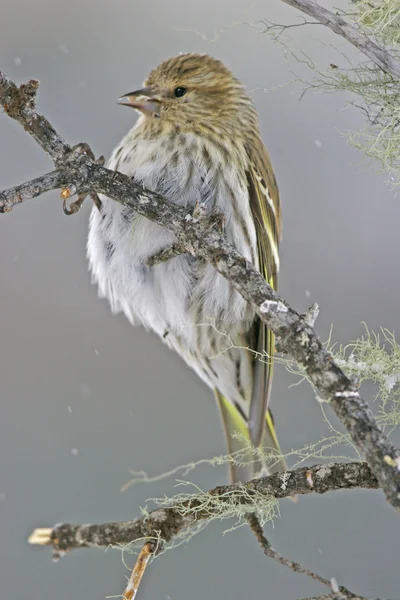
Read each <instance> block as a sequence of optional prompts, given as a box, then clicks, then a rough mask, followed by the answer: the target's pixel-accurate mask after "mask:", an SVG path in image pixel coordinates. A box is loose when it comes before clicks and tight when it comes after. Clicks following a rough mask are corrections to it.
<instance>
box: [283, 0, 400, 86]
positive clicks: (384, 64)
mask: <svg viewBox="0 0 400 600" xmlns="http://www.w3.org/2000/svg"><path fill="white" fill-rule="evenodd" d="M282 2H284V3H285V4H289V6H293V7H294V8H297V9H298V10H301V11H302V12H303V13H305V14H306V15H308V16H309V17H313V18H314V19H315V20H316V21H318V22H319V23H321V25H325V26H326V27H329V28H330V29H331V30H332V31H333V32H334V33H337V34H338V35H341V36H342V37H344V38H345V39H346V40H347V41H348V42H350V44H352V45H353V46H355V47H356V48H358V50H360V51H361V52H362V53H363V54H365V56H367V57H368V58H369V59H370V60H372V62H374V63H375V64H376V65H377V66H378V67H380V68H381V69H383V70H384V71H386V72H387V73H390V74H391V75H393V77H396V78H397V79H400V62H399V61H398V60H397V59H396V58H395V57H394V56H392V55H391V54H390V52H388V51H387V50H386V48H382V47H381V46H379V45H378V44H377V43H376V42H373V41H372V40H370V39H369V37H368V36H366V35H365V33H363V32H362V31H361V30H360V29H357V27H355V26H354V25H351V24H350V23H348V22H347V21H346V20H345V19H343V17H341V16H340V15H337V14H335V13H333V12H331V11H330V10H327V9H326V8H323V7H322V6H320V5H319V4H317V2H315V0H282Z"/></svg>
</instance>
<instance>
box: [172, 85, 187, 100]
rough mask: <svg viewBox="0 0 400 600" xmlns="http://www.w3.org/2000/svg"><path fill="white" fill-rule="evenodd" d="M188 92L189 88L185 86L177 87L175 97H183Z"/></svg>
mask: <svg viewBox="0 0 400 600" xmlns="http://www.w3.org/2000/svg"><path fill="white" fill-rule="evenodd" d="M186 92H187V88H185V87H177V88H175V89H174V96H175V98H182V96H184V95H185V94H186Z"/></svg>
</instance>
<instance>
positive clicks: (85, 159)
mask: <svg viewBox="0 0 400 600" xmlns="http://www.w3.org/2000/svg"><path fill="white" fill-rule="evenodd" d="M27 87H28V92H25V91H24V89H23V87H22V86H21V88H17V87H16V86H15V85H14V84H12V83H11V82H10V81H9V80H8V79H7V78H6V77H5V76H4V75H2V74H1V72H0V104H2V103H3V106H5V110H6V112H7V113H8V114H9V115H10V116H11V117H13V118H16V119H17V120H18V121H19V122H21V124H22V125H23V126H24V127H25V129H26V130H27V131H29V132H30V133H32V135H33V136H34V137H35V139H37V140H38V142H39V143H40V145H41V146H42V148H43V149H45V150H46V151H47V152H48V153H49V154H50V155H51V156H52V158H53V160H54V161H55V162H56V164H57V167H58V169H59V171H60V179H59V180H57V177H56V176H55V175H54V177H55V179H54V181H53V183H54V184H55V185H54V187H55V188H59V187H61V186H68V189H67V194H65V193H64V196H68V195H70V194H71V190H72V191H73V193H78V194H84V193H88V192H97V193H102V194H105V195H106V196H108V197H109V198H112V199H113V200H116V201H117V202H120V203H122V204H124V205H125V206H129V207H130V208H131V209H133V210H135V211H136V212H137V213H139V214H140V215H143V216H145V217H147V218H148V219H150V220H152V221H155V222H156V223H158V224H159V225H161V226H163V227H165V228H166V229H169V230H170V231H172V232H173V233H174V234H175V236H176V238H177V242H178V244H179V246H180V247H182V248H183V249H185V250H186V252H188V253H190V254H192V255H193V256H196V257H197V258H202V259H205V260H206V261H208V262H209V263H210V264H212V265H213V266H214V268H215V269H216V270H217V271H218V272H219V273H220V274H221V275H223V277H225V278H226V279H227V280H228V281H229V282H230V283H231V284H232V285H233V286H234V287H235V288H236V290H237V291H238V292H239V293H240V294H241V295H242V296H243V298H245V300H247V302H248V303H249V304H250V305H251V306H252V307H253V309H254V311H255V312H256V313H257V314H258V315H259V317H260V319H261V320H262V321H263V322H264V323H265V324H266V325H267V326H268V327H269V328H270V329H271V330H272V331H273V332H274V333H275V336H276V346H277V348H278V350H279V351H281V352H285V353H287V354H290V355H291V356H292V357H293V358H294V359H295V360H296V361H297V362H298V364H300V365H302V366H303V367H304V369H305V371H306V373H307V377H308V379H309V380H310V382H311V383H312V385H313V386H314V387H315V389H316V390H317V391H318V394H319V396H320V398H321V399H323V400H326V401H328V402H329V404H330V406H331V408H332V409H333V410H334V412H335V413H336V415H337V417H338V418H339V419H340V420H341V421H342V423H343V425H344V426H345V427H346V429H347V431H348V432H349V433H350V435H351V438H352V440H353V442H354V443H355V445H356V446H357V447H358V448H359V449H360V450H361V451H362V452H363V453H364V455H365V457H366V460H367V462H368V464H369V466H370V467H371V469H372V471H373V472H374V474H375V476H376V478H377V479H378V481H379V484H380V486H381V487H382V489H383V490H384V492H385V494H386V498H387V500H388V501H389V502H390V504H392V506H394V507H395V508H400V451H399V450H398V449H397V448H395V447H394V446H393V444H391V442H390V441H389V440H388V439H387V437H386V435H385V434H384V433H383V431H382V430H381V429H380V427H379V426H378V424H377V422H376V420H375V418H374V416H373V414H372V412H371V410H370V409H369V408H368V405H367V403H366V402H365V401H364V400H363V399H362V398H361V397H360V394H359V392H358V389H357V385H356V383H355V382H353V381H352V380H351V379H350V378H349V377H347V376H346V375H345V374H344V372H343V371H342V370H341V369H340V367H339V366H338V365H337V364H336V363H335V361H334V360H333V358H332V355H331V354H330V353H329V352H328V351H327V350H326V348H324V346H323V345H322V343H321V341H320V340H319V338H318V336H317V335H316V333H315V331H314V329H313V328H312V326H311V324H310V320H309V317H308V316H307V315H300V314H299V313H297V312H296V311H295V310H294V309H292V308H291V307H290V306H289V305H288V304H287V303H286V301H285V300H284V299H282V298H281V297H280V296H278V294H277V293H276V292H275V291H274V290H273V289H272V288H271V287H270V286H269V285H268V283H267V282H266V281H265V279H264V278H263V277H262V275H261V274H260V273H259V272H258V271H257V270H256V269H255V268H254V267H253V266H252V265H251V264H250V263H249V262H248V261H246V260H245V258H244V257H243V256H241V255H240V254H239V253H238V252H237V250H236V249H235V248H234V247H233V246H231V245H230V244H229V243H228V241H227V239H226V238H225V237H224V236H222V235H221V234H220V232H219V231H218V229H217V227H215V226H214V227H210V224H209V223H208V222H207V220H205V219H196V218H195V217H193V216H192V215H191V214H188V211H187V209H185V208H182V207H179V206H176V205H175V204H173V203H171V202H168V201H167V200H165V198H163V197H162V196H160V195H159V194H156V193H154V192H150V191H149V190H146V189H144V188H143V186H142V184H140V183H137V182H135V181H134V180H132V179H130V178H128V177H126V176H125V175H122V174H121V173H118V172H113V171H110V170H108V169H106V168H104V167H102V166H101V165H99V164H98V163H97V162H96V161H95V160H94V158H93V157H92V156H91V153H90V151H88V150H87V149H86V150H84V151H82V147H80V148H78V149H71V148H70V147H69V146H68V145H66V144H65V143H64V142H63V140H62V138H61V137H60V136H58V134H57V133H56V132H55V130H54V129H53V127H52V126H51V125H50V124H48V122H47V120H46V119H45V118H44V117H43V116H42V115H39V114H38V113H37V112H36V109H35V108H34V102H33V93H32V88H31V87H29V84H28V86H27ZM34 89H35V90H36V89H37V85H35V86H34ZM24 94H25V96H26V104H25V105H24V102H23V98H24V97H25V96H24ZM4 98H6V100H7V102H6V104H4V102H5V101H4ZM14 104H15V106H17V108H15V107H14ZM10 107H11V108H10ZM35 123H36V124H38V125H37V126H36V125H34V124H35ZM62 157H64V158H63V159H62V160H61V158H62ZM44 177H45V178H48V177H49V175H46V176H44ZM40 181H41V178H38V179H36V180H35V185H36V186H40V185H43V188H46V189H49V187H48V186H47V187H46V185H45V180H43V181H42V182H41V183H40ZM57 181H58V183H57ZM24 185H25V187H24V189H28V188H29V184H24ZM14 190H15V188H14ZM3 197H5V198H7V197H8V200H7V199H6V200H5V201H3V207H1V206H0V212H4V211H5V209H6V210H9V209H11V208H12V206H13V205H14V204H16V203H19V202H21V197H22V194H20V196H19V197H18V198H17V199H15V198H14V197H12V198H11V199H10V198H9V194H8V192H3ZM26 197H27V196H26Z"/></svg>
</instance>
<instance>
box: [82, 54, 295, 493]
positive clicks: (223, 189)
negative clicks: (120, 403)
mask: <svg viewBox="0 0 400 600" xmlns="http://www.w3.org/2000/svg"><path fill="white" fill-rule="evenodd" d="M119 103H120V104H122V105H126V106H129V107H132V108H134V109H135V111H136V113H137V114H138V115H139V116H138V119H137V121H136V123H135V124H134V126H133V128H132V129H131V130H130V131H129V132H128V134H127V135H126V136H125V137H124V138H123V139H122V141H121V142H120V143H119V144H118V145H117V146H116V147H115V149H114V151H113V152H112V154H111V157H110V159H109V162H108V165H107V166H108V168H109V169H111V170H114V171H119V172H121V173H123V174H125V175H127V176H129V177H131V178H133V179H134V180H135V181H137V182H141V184H142V185H143V186H144V187H145V188H147V189H149V190H151V191H153V192H157V193H159V194H161V195H162V196H163V197H165V198H166V199H167V200H169V201H171V202H172V203H175V204H176V205H178V206H180V207H185V208H186V209H188V211H189V213H190V212H191V213H192V214H193V212H195V211H196V210H197V211H200V212H201V214H202V215H203V216H204V215H205V217H206V218H207V216H210V215H212V214H218V215H221V218H222V228H223V233H224V235H225V236H226V237H227V239H228V241H229V242H230V243H231V244H232V245H233V246H234V247H235V248H236V249H237V250H238V251H239V252H240V253H241V254H242V255H243V256H244V257H245V258H246V259H247V260H248V261H250V263H252V265H253V266H254V267H255V268H256V269H257V270H258V271H259V272H260V273H261V274H262V275H263V276H264V277H265V279H266V281H267V282H268V283H269V284H270V285H271V286H272V287H273V288H274V289H276V288H277V283H278V271H279V242H280V238H281V207H280V199H279V191H278V186H277V182H276V178H275V174H274V170H273V167H272V164H271V160H270V157H269V154H268V152H267V150H266V148H265V146H264V144H263V141H262V138H261V133H260V125H259V118H258V113H257V111H256V109H255V106H254V104H253V102H252V100H251V98H250V96H249V95H248V93H247V92H246V90H245V87H244V85H243V84H242V83H241V81H240V80H239V79H237V78H236V77H235V76H234V75H233V74H232V72H231V71H230V70H229V69H228V68H227V67H226V66H225V65H224V64H223V62H221V61H220V60H219V59H216V58H213V57H211V56H209V55H207V54H197V53H182V54H179V55H178V56H174V57H172V58H168V59H167V60H164V61H163V62H162V63H161V64H160V65H159V66H157V67H156V68H154V69H153V70H152V71H151V72H150V74H149V75H148V77H147V79H146V80H145V81H144V83H143V87H142V88H140V89H138V90H136V91H133V92H130V93H128V94H125V95H124V96H122V97H120V98H119ZM100 199H101V204H98V205H97V206H93V208H92V212H91V215H90V220H89V234H88V242H87V255H88V260H89V268H90V271H91V273H92V281H93V282H94V283H95V284H97V286H98V292H99V296H100V297H105V298H107V299H108V301H109V303H110V305H111V309H112V311H113V313H119V312H122V313H124V314H125V315H126V317H127V319H128V320H129V321H130V323H131V324H133V325H135V326H137V325H141V326H144V327H145V328H146V329H147V330H150V331H153V332H155V333H156V334H157V335H158V336H159V337H160V338H161V340H162V341H163V342H164V343H165V344H166V345H167V346H168V347H169V348H171V349H172V350H174V351H175V352H177V353H178V354H179V355H180V356H181V357H182V358H183V360H184V361H185V362H186V363H187V365H189V366H190V367H191V368H192V369H194V371H195V372H196V373H197V374H198V376H199V377H200V378H201V379H202V380H203V381H204V382H205V383H206V384H207V385H208V386H209V387H210V388H211V389H212V390H213V392H214V395H215V398H216V402H217V406H218V407H219V410H220V413H221V417H222V424H223V429H224V431H225V436H226V440H227V448H228V452H229V454H230V455H231V456H233V457H235V456H236V457H237V459H236V460H235V458H233V460H231V461H230V462H229V470H230V479H231V480H232V481H233V482H237V481H243V480H245V479H248V478H251V477H253V476H255V475H257V474H259V473H261V472H270V473H273V472H279V471H284V470H285V469H286V463H285V460H284V457H283V456H282V453H281V451H280V447H279V442H278V439H277V435H276V431H275V425H274V420H273V418H272V414H271V411H270V408H269V399H270V395H271V382H272V375H273V355H274V350H275V348H274V347H275V342H274V335H273V333H272V332H271V331H270V330H269V329H268V328H267V327H266V326H265V324H264V323H263V322H262V321H261V320H260V318H259V317H258V316H257V315H256V314H255V312H254V310H253V309H252V308H251V307H250V306H249V305H248V304H247V303H246V301H245V300H244V299H243V298H242V297H241V296H240V294H239V293H238V292H237V291H236V290H235V289H234V288H233V286H232V285H231V284H230V283H229V282H228V281H227V280H226V279H224V278H223V276H222V275H220V274H219V273H218V272H217V271H216V270H215V269H214V268H213V267H212V266H211V265H210V264H208V263H206V262H204V261H203V260H201V259H198V258H196V257H193V256H191V255H190V254H179V255H177V256H173V257H170V258H168V259H167V260H165V261H162V262H158V263H156V264H153V265H152V264H150V263H151V259H152V257H154V256H157V255H159V254H160V253H163V252H164V251H166V252H167V251H168V248H171V247H173V246H174V243H175V242H176V239H175V237H174V235H173V233H171V232H170V231H168V230H166V229H164V228H163V227H161V226H160V225H158V224H156V223H154V222H152V221H150V220H148V219H147V218H145V217H143V216H141V215H139V214H137V213H136V212H135V211H134V210H133V209H131V208H129V207H127V206H123V205H121V204H119V203H117V202H115V201H114V200H111V199H109V198H107V197H105V196H101V197H100ZM249 447H250V448H253V449H254V454H252V453H250V456H252V457H253V458H252V459H248V460H247V462H246V460H243V454H242V453H243V452H244V451H245V449H246V448H249ZM265 455H269V456H270V457H274V459H273V460H272V461H271V460H270V461H267V462H268V463H269V466H268V465H267V464H266V461H265V459H264V458H263V457H264V456H265Z"/></svg>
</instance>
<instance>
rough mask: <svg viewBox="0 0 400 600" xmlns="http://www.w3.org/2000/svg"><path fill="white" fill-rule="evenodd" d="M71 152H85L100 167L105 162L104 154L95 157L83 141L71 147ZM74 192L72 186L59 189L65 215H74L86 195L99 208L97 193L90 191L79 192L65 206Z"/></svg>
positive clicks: (99, 202) (99, 201)
mask: <svg viewBox="0 0 400 600" xmlns="http://www.w3.org/2000/svg"><path fill="white" fill-rule="evenodd" d="M71 152H72V153H73V154H75V155H77V154H78V155H79V154H87V156H89V158H91V159H92V160H93V161H94V162H95V163H96V164H97V165H99V166H100V167H102V166H103V165H104V163H105V158H104V156H100V157H99V158H97V159H96V158H95V156H94V154H93V152H92V150H91V149H90V146H89V145H88V144H85V143H81V144H76V145H75V146H74V147H73V148H72V151H71ZM75 193H76V190H75V189H74V186H69V187H64V188H63V189H62V190H61V198H62V199H63V211H64V213H65V214H66V215H68V216H70V215H74V214H75V213H77V212H78V210H79V209H80V208H81V206H82V204H83V202H84V200H85V198H86V196H89V197H90V198H91V199H92V200H93V203H94V205H95V206H96V207H97V209H98V210H101V200H100V198H99V196H98V194H96V192H91V193H90V194H79V195H78V199H77V200H75V202H71V204H70V205H69V206H67V200H68V198H70V197H71V196H73V195H74V194H75Z"/></svg>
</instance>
